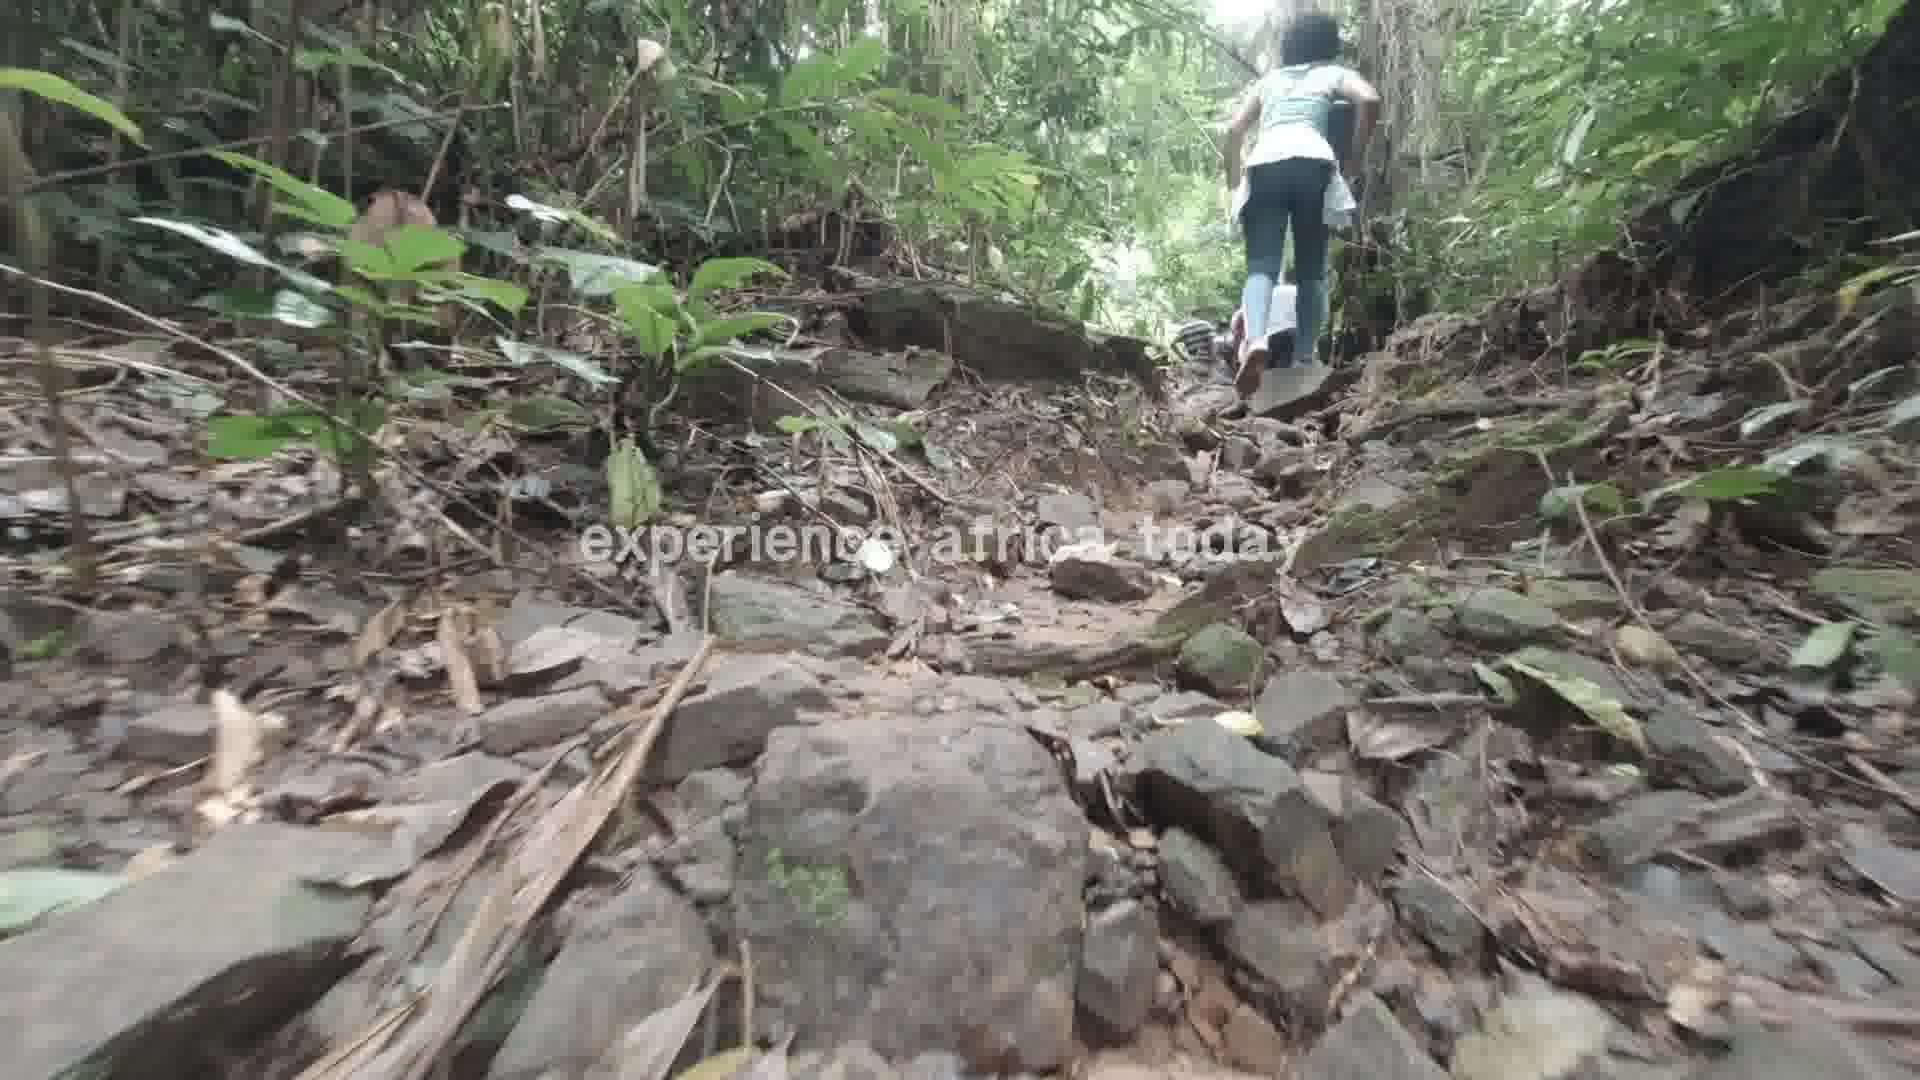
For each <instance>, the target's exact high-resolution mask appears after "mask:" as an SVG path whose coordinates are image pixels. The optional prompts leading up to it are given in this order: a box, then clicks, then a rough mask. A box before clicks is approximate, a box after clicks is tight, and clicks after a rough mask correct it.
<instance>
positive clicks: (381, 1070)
mask: <svg viewBox="0 0 1920 1080" xmlns="http://www.w3.org/2000/svg"><path fill="white" fill-rule="evenodd" d="M712 652H713V638H711V637H707V638H705V639H704V640H702V642H701V643H700V647H699V649H698V650H696V651H695V652H694V654H693V657H692V658H691V659H689V660H688V661H687V663H686V664H685V666H683V667H682V668H681V669H680V672H679V674H678V675H676V676H675V677H674V680H673V683H672V684H671V685H669V686H668V687H667V692H666V695H665V696H664V697H662V698H661V699H660V703H659V704H658V705H656V706H654V707H653V708H652V709H651V710H650V711H647V712H645V713H644V724H642V725H641V726H640V728H639V730H637V731H635V732H634V734H633V737H632V739H631V741H629V742H628V743H627V744H626V746H625V748H624V750H623V752H622V753H621V754H620V756H619V757H618V758H617V759H616V760H615V761H613V762H611V763H609V765H608V766H605V767H602V768H601V769H599V770H598V771H596V772H595V774H594V775H593V776H592V777H591V778H589V779H587V780H586V781H584V782H582V783H581V784H579V785H578V786H576V787H574V788H573V789H572V790H571V791H569V792H567V794H566V795H565V796H564V797H562V798H561V799H560V801H559V802H558V803H556V804H555V805H554V806H553V807H551V808H550V809H549V810H548V811H547V812H546V814H545V815H543V816H542V817H541V819H540V820H538V821H536V822H535V823H534V825H533V828H532V829H531V830H530V832H529V834H528V835H527V836H526V837H525V838H524V840H523V842H522V843H520V844H519V845H517V846H515V847H514V849H513V851H512V853H511V855H510V856H509V857H508V860H507V863H506V865H505V866H504V867H502V869H501V872H500V875H499V877H498V878H497V879H496V880H495V882H494V885H493V888H492V889H491V890H490V891H489V892H488V893H487V895H486V897H485V898H484V899H483V900H482V901H481V904H480V907H479V910H477V911H476V912H474V914H473V916H472V917H471V918H470V919H469V920H468V922H467V927H466V930H465V932H463V933H462V934H461V936H460V939H459V940H458V941H456V942H455V943H454V946H453V951H452V953H451V955H449V956H448V958H447V960H446V962H445V963H444V964H443V965H442V967H441V969H440V973H439V975H438V976H437V977H436V978H435V979H434V983H433V985H432V987H431V988H429V990H428V992H427V994H426V997H425V1000H424V1003H423V1004H422V1005H421V1006H420V1007H419V1008H418V1010H417V1011H414V1012H411V1013H409V1014H407V1015H405V1016H400V1017H395V1016H394V1015H393V1014H388V1015H387V1016H384V1017H382V1018H381V1020H380V1021H379V1022H378V1023H377V1024H376V1028H377V1030H374V1031H370V1032H368V1033H366V1034H365V1035H364V1036H363V1037H361V1038H359V1039H356V1040H355V1042H354V1048H353V1050H352V1051H350V1052H347V1053H343V1054H339V1055H335V1056H333V1057H330V1058H327V1059H323V1060H322V1061H321V1062H318V1063H316V1064H314V1065H313V1066H311V1067H310V1068H308V1069H307V1070H306V1071H305V1072H303V1073H302V1074H301V1080H424V1078H425V1077H427V1076H430V1075H432V1074H433V1072H434V1070H435V1069H436V1068H437V1067H438V1066H439V1064H440V1062H441V1059H442V1057H443V1056H444V1055H445V1053H446V1051H447V1048H448V1047H450V1046H451V1045H452V1044H453V1041H454V1039H455V1038H456V1037H457V1036H458V1034H459V1032H460V1029H461V1027H462V1026H463V1025H465V1023H466V1022H467V1018H468V1017H469V1016H471V1015H472V1014H473V1010H474V1009H475V1008H477V1007H478V1006H479V1004H480V1002H481V1000H482V999H484V998H485V996H486V995H487V993H488V992H489V991H490V990H491V989H492V988H493V986H494V984H495V983H496V982H497V981H498V979H499V977H500V973H501V971H502V969H503V968H504V967H505V964H506V961H507V957H508V956H509V955H510V954H511V953H512V952H513V946H514V944H515V943H516V942H518V941H519V940H521V939H522V938H524V937H525V935H526V933H527V929H528V927H529V926H530V925H532V923H533V921H534V919H535V918H536V917H537V916H538V914H539V912H540V910H541V909H542V908H544V907H545V906H546V905H547V903H548V902H549V901H550V900H551V899H552V897H553V894H554V891H555V890H556V889H558V888H559V887H560V883H561V882H562V881H564V880H565V879H566V878H567V876H568V875H569V874H571V873H572V872H573V870H574V867H575V866H576V865H578V864H579V861H580V858H581V856H583V855H584V854H585V853H586V851H587V849H588V848H590V847H591V846H592V844H593V841H594V838H595V837H596V836H598V835H599V834H600V832H601V830H602V829H603V828H604V827H605V825H606V823H607V821H608V819H610V818H611V817H612V816H613V814H614V811H615V810H617V809H618V808H619V807H620V806H621V805H622V803H624V802H625V800H626V799H627V798H628V797H629V796H630V794H631V792H632V791H633V786H634V784H635V782H636V781H637V780H638V779H639V776H640V773H641V770H642V769H644V768H645V766H646V762H647V756H648V754H649V753H651V751H652V748H653V744H654V743H655V742H656V741H658V739H659V737H660V733H661V731H662V730H664V729H665V727H666V723H667V719H668V717H670V716H671V715H672V713H673V710H674V708H675V707H676V706H678V705H679V703H680V700H681V698H683V697H685V696H686V693H687V691H688V689H689V688H690V687H692V685H693V681H694V678H695V676H697V675H698V674H699V672H700V670H701V668H702V667H704V666H705V664H706V662H707V657H708V656H709V655H711V654H712ZM621 711H622V713H623V714H627V715H634V716H635V718H636V719H639V716H640V714H641V713H642V710H640V709H639V708H637V707H635V706H633V705H628V706H626V707H624V708H623V709H622V710H621ZM563 752H564V751H563ZM558 756H559V755H556V759H557V757H558ZM711 992H712V991H711V988H709V990H708V993H709V994H711ZM694 1019H695V1020H697V1019H698V1013H697V1012H696V1013H695V1017H694ZM408 1021H412V1022H411V1023H409V1022H408ZM691 1022H692V1021H689V1023H691ZM684 1041H685V1040H684V1038H683V1039H682V1043H684ZM677 1053H678V1051H677V1050H676V1051H675V1054H676V1055H677ZM670 1065H671V1058H669V1061H668V1067H670Z"/></svg>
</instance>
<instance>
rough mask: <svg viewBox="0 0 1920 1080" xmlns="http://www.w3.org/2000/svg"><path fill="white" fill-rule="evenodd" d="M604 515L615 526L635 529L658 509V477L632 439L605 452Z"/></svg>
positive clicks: (624, 440) (621, 442) (623, 441)
mask: <svg viewBox="0 0 1920 1080" xmlns="http://www.w3.org/2000/svg"><path fill="white" fill-rule="evenodd" d="M607 502H608V517H609V518H611V519H612V523H613V526H614V527H615V528H617V529H637V528H639V527H641V526H642V525H645V524H646V523H647V522H649V521H652V520H653V516H654V515H655V514H657V513H659V512H660V479H659V477H658V476H656V475H655V474H654V471H653V464H652V463H651V462H649V461H648V460H647V455H646V454H645V453H643V452H642V451H641V449H640V447H639V446H638V445H637V444H636V443H635V442H634V441H633V440H632V439H621V440H620V443H619V445H617V446H615V447H614V448H613V451H612V452H611V453H609V454H608V455H607Z"/></svg>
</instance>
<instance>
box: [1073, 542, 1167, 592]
mask: <svg viewBox="0 0 1920 1080" xmlns="http://www.w3.org/2000/svg"><path fill="white" fill-rule="evenodd" d="M1047 580H1048V582H1049V584H1051V585H1052V586H1053V591H1054V592H1057V593H1059V594H1060V595H1061V596H1065V597H1068V598H1070V599H1074V600H1096V601H1099V602H1101V603H1105V604H1131V603H1134V602H1136V601H1140V600H1145V599H1146V598H1147V597H1149V596H1152V595H1153V590H1154V579H1153V571H1151V570H1148V569H1147V568H1146V567H1145V566H1142V565H1141V564H1139V563H1137V562H1134V561H1132V560H1131V559H1125V558H1122V557H1120V556H1118V555H1115V554H1114V553H1113V552H1112V551H1111V550H1110V549H1108V548H1107V547H1106V545H1104V544H1100V543H1097V542H1096V543H1091V544H1076V545H1072V546H1070V547H1063V548H1061V549H1059V550H1057V551H1055V552H1054V553H1053V555H1052V557H1051V558H1049V559H1048V560H1047Z"/></svg>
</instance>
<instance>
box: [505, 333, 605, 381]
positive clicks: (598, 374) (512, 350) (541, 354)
mask: <svg viewBox="0 0 1920 1080" xmlns="http://www.w3.org/2000/svg"><path fill="white" fill-rule="evenodd" d="M493 343H494V344H495V345H497V346H499V348H500V354H501V355H502V356H505V357H506V358H507V362H508V363H511V364H513V365H515V366H517V367H530V366H532V365H534V364H553V365H554V366H556V367H561V368H565V369H566V370H568V371H571V372H573V373H574V374H575V375H578V376H580V377H581V378H583V379H585V380H587V381H588V382H590V383H593V384H594V385H596V386H605V385H608V384H609V383H616V382H619V381H620V380H619V379H616V378H614V377H613V376H611V375H609V374H607V373H606V372H605V371H604V370H602V369H601V367H600V366H599V365H598V364H595V363H594V362H593V361H592V360H589V359H587V358H586V357H585V356H582V355H581V354H579V353H577V352H570V351H568V350H566V349H555V348H551V347H549V346H546V345H529V344H527V343H526V342H524V341H515V340H513V339H512V338H508V337H496V338H494V339H493Z"/></svg>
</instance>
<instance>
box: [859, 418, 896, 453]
mask: <svg viewBox="0 0 1920 1080" xmlns="http://www.w3.org/2000/svg"><path fill="white" fill-rule="evenodd" d="M854 433H855V434H857V435H859V436H860V441H861V442H863V443H866V444H867V445H868V446H871V447H873V448H874V449H875V450H878V451H880V452H881V453H883V454H891V453H895V452H896V451H898V450H899V449H900V440H899V439H896V438H894V437H893V432H891V431H885V430H882V429H880V428H877V427H873V426H872V425H869V424H859V425H857V426H855V428H854Z"/></svg>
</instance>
